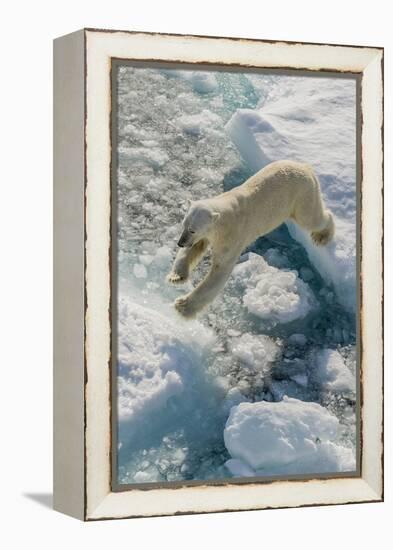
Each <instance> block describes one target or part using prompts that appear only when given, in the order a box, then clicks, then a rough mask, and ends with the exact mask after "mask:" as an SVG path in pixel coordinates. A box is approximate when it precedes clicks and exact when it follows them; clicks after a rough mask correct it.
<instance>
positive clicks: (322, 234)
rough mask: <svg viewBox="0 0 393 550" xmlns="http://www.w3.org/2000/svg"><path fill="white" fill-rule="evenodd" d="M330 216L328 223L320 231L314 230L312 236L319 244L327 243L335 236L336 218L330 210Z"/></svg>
mask: <svg viewBox="0 0 393 550" xmlns="http://www.w3.org/2000/svg"><path fill="white" fill-rule="evenodd" d="M326 215H327V217H328V220H327V223H326V225H325V227H324V228H323V229H321V230H320V231H312V232H311V238H312V240H313V241H314V243H315V244H316V245H317V246H325V245H327V244H328V243H329V242H330V241H331V240H332V238H333V236H334V220H333V215H332V213H331V212H329V211H328V210H327V211H326Z"/></svg>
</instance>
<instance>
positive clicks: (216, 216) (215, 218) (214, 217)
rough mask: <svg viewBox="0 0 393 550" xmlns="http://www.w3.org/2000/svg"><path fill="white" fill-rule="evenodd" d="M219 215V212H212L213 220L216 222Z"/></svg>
mask: <svg viewBox="0 0 393 550" xmlns="http://www.w3.org/2000/svg"><path fill="white" fill-rule="evenodd" d="M220 215H221V214H220V213H219V212H212V216H213V220H214V221H215V222H216V221H217V220H218V218H219V217H220Z"/></svg>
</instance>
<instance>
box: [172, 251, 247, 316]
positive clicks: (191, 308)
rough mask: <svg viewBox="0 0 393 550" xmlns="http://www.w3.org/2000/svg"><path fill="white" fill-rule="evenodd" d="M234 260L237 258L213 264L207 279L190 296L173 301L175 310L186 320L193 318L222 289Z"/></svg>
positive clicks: (234, 262)
mask: <svg viewBox="0 0 393 550" xmlns="http://www.w3.org/2000/svg"><path fill="white" fill-rule="evenodd" d="M236 259H237V257H236V258H231V259H230V260H227V261H226V262H225V263H220V262H213V265H212V268H211V270H210V272H209V273H208V275H207V277H206V278H205V279H204V280H203V281H202V282H201V283H200V284H199V285H198V286H197V287H196V288H194V290H193V291H192V292H190V294H186V295H185V296H180V297H179V298H177V300H175V304H174V305H175V308H176V310H177V311H178V312H179V313H180V314H181V315H182V316H183V317H185V318H186V319H192V318H193V317H195V316H196V314H197V313H198V312H199V311H201V310H202V309H203V308H204V307H206V306H207V305H208V304H210V303H211V302H212V301H213V300H214V298H215V297H216V296H217V294H218V293H219V292H220V291H221V290H222V289H223V288H224V286H225V283H226V282H227V280H228V278H229V276H230V274H231V273H232V269H233V267H234V265H235V264H236Z"/></svg>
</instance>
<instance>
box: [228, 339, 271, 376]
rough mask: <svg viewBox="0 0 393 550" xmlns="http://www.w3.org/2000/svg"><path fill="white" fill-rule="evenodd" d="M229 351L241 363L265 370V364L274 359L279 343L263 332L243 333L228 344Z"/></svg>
mask: <svg viewBox="0 0 393 550" xmlns="http://www.w3.org/2000/svg"><path fill="white" fill-rule="evenodd" d="M230 346H231V351H232V353H233V355H234V356H235V357H237V358H238V359H239V360H240V361H242V362H243V363H246V364H247V365H249V366H251V367H253V368H255V369H261V370H266V366H267V365H269V364H270V363H272V362H273V361H275V360H276V359H277V358H278V356H279V353H280V348H281V346H280V344H279V343H277V342H275V341H274V340H273V339H272V338H269V337H268V336H265V335H263V334H259V335H253V334H248V333H244V334H242V335H241V336H240V338H235V339H233V341H232V342H231V344H230Z"/></svg>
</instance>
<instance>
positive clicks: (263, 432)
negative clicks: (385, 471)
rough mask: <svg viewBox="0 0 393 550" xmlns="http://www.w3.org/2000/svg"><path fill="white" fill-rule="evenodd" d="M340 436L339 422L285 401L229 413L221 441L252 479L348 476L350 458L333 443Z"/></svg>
mask: <svg viewBox="0 0 393 550" xmlns="http://www.w3.org/2000/svg"><path fill="white" fill-rule="evenodd" d="M338 430H339V422H338V420H337V418H336V417H335V416H333V415H332V414H331V413H329V411H328V410H327V409H325V408H323V407H321V405H319V404H317V403H307V402H304V401H300V400H297V399H291V398H288V397H284V399H283V400H282V401H280V402H278V403H268V402H266V401H262V402H259V403H241V404H240V405H238V406H236V407H233V408H232V409H231V412H230V415H229V418H228V421H227V423H226V427H225V431H224V441H225V445H226V447H227V449H228V451H229V452H230V454H231V457H232V458H233V459H238V460H241V461H242V463H244V464H245V465H246V466H248V467H249V468H252V470H253V471H254V472H255V473H256V475H260V474H262V473H264V474H265V475H267V474H270V475H273V474H285V473H286V474H294V473H297V474H299V473H305V472H308V473H310V472H313V471H318V472H320V473H322V472H325V473H326V472H331V471H351V470H353V469H354V467H355V466H354V465H355V460H354V456H353V455H352V451H351V449H346V448H343V447H341V446H340V445H337V444H336V443H335V440H336V439H337V437H338ZM237 469H238V468H237Z"/></svg>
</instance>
